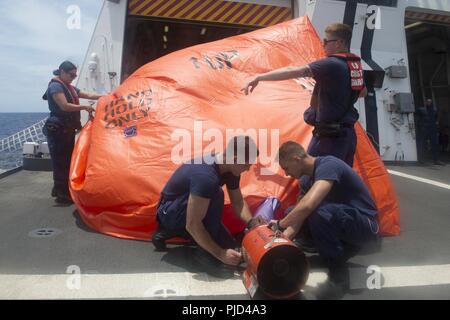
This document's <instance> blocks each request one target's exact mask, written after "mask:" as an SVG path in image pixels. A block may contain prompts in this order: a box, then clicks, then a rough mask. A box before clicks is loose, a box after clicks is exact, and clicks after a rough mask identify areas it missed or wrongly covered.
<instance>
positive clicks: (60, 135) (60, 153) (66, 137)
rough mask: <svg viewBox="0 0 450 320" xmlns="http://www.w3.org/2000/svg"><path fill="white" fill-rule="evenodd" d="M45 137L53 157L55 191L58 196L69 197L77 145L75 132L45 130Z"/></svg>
mask: <svg viewBox="0 0 450 320" xmlns="http://www.w3.org/2000/svg"><path fill="white" fill-rule="evenodd" d="M45 135H46V136H47V142H48V148H49V150H50V155H51V157H52V166H53V182H54V189H55V191H56V194H57V196H69V171H70V161H71V158H72V151H73V147H74V144H75V131H74V130H64V129H59V130H57V131H48V130H45Z"/></svg>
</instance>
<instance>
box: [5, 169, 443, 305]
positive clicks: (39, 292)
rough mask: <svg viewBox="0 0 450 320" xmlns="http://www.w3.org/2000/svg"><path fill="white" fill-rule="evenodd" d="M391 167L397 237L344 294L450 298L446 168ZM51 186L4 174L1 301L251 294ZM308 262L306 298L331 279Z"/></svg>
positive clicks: (363, 259)
mask: <svg viewBox="0 0 450 320" xmlns="http://www.w3.org/2000/svg"><path fill="white" fill-rule="evenodd" d="M388 169H389V170H390V171H391V172H392V179H393V181H394V183H395V186H396V189H397V194H398V197H399V199H400V205H401V226H402V234H401V235H400V236H399V237H391V238H383V241H382V248H381V250H378V251H375V252H366V253H362V254H360V255H358V256H356V257H354V258H352V259H351V260H350V268H351V269H350V276H351V278H350V287H351V290H350V292H349V293H348V294H346V295H345V296H344V297H343V299H448V298H449V297H450V246H449V245H448V244H449V243H450V233H449V232H448V230H450V201H449V200H448V199H449V198H450V197H449V196H450V185H449V184H450V165H447V166H431V165H429V166H408V167H404V166H389V167H388ZM414 177H416V178H419V179H415V178H414ZM423 179H425V180H423ZM430 181H431V182H430ZM433 182H435V183H433ZM51 184H52V176H51V172H30V171H20V172H17V173H15V174H12V175H10V176H7V177H5V178H3V179H0V203H1V207H0V261H1V263H0V299H61V298H62V299H70V298H88V299H90V298H106V299H109V298H113V299H115V298H124V299H161V298H170V299H249V296H248V294H247V292H246V290H245V288H244V286H243V285H242V281H241V277H240V276H239V274H235V275H234V276H233V275H228V277H225V278H216V277H213V276H211V275H208V274H206V273H204V272H200V270H199V269H198V266H196V264H195V262H194V261H193V260H192V259H191V256H192V254H191V253H192V248H190V247H180V246H173V247H170V250H169V252H162V253H160V252H155V251H154V249H153V246H152V244H151V243H150V242H145V241H131V240H123V239H117V238H114V237H110V236H106V235H103V234H99V233H97V232H95V231H92V230H90V229H89V228H87V227H86V226H85V225H84V224H83V222H82V221H80V219H79V217H78V214H77V212H76V208H75V206H73V205H72V206H69V207H61V206H56V205H55V204H54V201H53V199H52V198H50V197H49V194H50V189H51ZM311 262H312V269H311V274H310V277H309V279H308V282H307V286H306V287H305V289H304V296H303V298H305V299H314V298H315V296H314V295H313V293H312V292H313V291H314V288H315V287H316V286H317V285H318V284H319V283H321V282H323V281H325V280H326V277H327V275H326V272H325V269H324V268H323V266H322V265H321V263H320V260H318V259H315V258H312V260H311ZM78 274H80V276H78ZM380 274H381V276H380V277H377V275H380Z"/></svg>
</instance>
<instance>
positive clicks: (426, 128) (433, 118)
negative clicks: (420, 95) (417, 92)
mask: <svg viewBox="0 0 450 320" xmlns="http://www.w3.org/2000/svg"><path fill="white" fill-rule="evenodd" d="M416 119H417V146H418V149H419V153H418V155H419V159H420V161H421V162H424V160H425V156H426V154H427V141H430V148H431V154H432V156H433V163H434V164H438V165H443V164H444V163H443V162H441V161H439V129H438V116H437V110H436V109H435V108H434V105H433V100H431V99H427V101H426V104H425V107H421V108H418V109H417V111H416Z"/></svg>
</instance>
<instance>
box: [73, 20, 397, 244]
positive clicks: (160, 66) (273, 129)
mask: <svg viewBox="0 0 450 320" xmlns="http://www.w3.org/2000/svg"><path fill="white" fill-rule="evenodd" d="M322 56H324V51H323V48H322V45H321V41H320V39H319V36H318V35H317V33H316V31H315V30H314V28H313V26H312V24H311V22H310V21H309V19H308V18H307V17H303V18H298V19H295V20H292V21H289V22H286V23H282V24H279V25H276V26H273V27H269V28H265V29H261V30H257V31H254V32H251V33H247V34H244V35H239V36H236V37H232V38H228V39H224V40H220V41H216V42H212V43H208V44H202V45H198V46H194V47H190V48H187V49H183V50H180V51H177V52H174V53H171V54H169V55H167V56H164V57H162V58H160V59H158V60H155V61H152V62H150V63H148V64H146V65H144V66H143V67H141V68H140V69H139V70H137V71H136V72H135V73H134V74H132V75H131V76H130V77H129V78H128V79H127V80H126V81H125V82H124V83H123V84H122V85H121V86H119V87H118V88H117V89H116V90H115V91H114V92H112V93H111V94H110V95H108V96H105V97H103V98H101V99H100V100H99V102H98V105H97V108H96V115H95V119H94V120H93V121H90V122H88V123H87V124H86V126H85V127H84V129H83V130H82V132H81V134H80V136H79V139H78V140H77V143H76V146H75V149H74V152H73V156H72V164H71V171H70V190H71V194H72V197H73V199H74V201H75V203H76V205H77V207H78V211H79V213H80V215H81V217H82V219H83V220H84V222H85V223H86V224H87V225H88V226H90V227H91V228H93V229H95V230H97V231H99V232H102V233H105V234H108V235H112V236H116V237H121V238H129V239H143V240H148V239H150V238H151V235H152V233H153V232H154V230H155V228H156V224H157V222H156V206H157V204H158V200H159V194H160V192H161V190H162V188H163V187H164V185H165V183H166V181H167V180H168V179H169V177H170V176H171V174H172V173H173V172H174V171H175V169H176V168H177V167H179V165H180V163H181V162H182V160H189V159H190V158H193V157H195V156H199V155H201V154H202V151H204V150H215V151H220V150H218V149H219V148H218V147H217V145H222V146H224V145H225V144H226V142H227V141H228V138H229V137H232V136H234V135H238V134H239V131H237V129H242V130H243V131H241V133H242V132H244V133H245V132H247V134H249V132H253V133H250V135H252V134H255V135H254V139H255V141H256V142H257V144H258V147H259V149H260V153H261V154H260V157H259V160H260V162H259V163H258V164H256V165H254V166H252V168H251V170H250V172H247V173H245V174H243V175H242V178H241V190H242V193H243V195H244V197H245V199H246V200H247V202H248V203H249V205H250V208H251V209H252V210H255V209H256V208H257V207H258V205H259V204H260V203H261V202H262V201H263V200H264V199H265V198H266V197H269V196H275V197H277V198H278V199H280V200H281V202H282V208H281V209H280V210H283V209H285V208H287V207H288V206H289V205H291V204H293V203H294V202H295V199H296V196H297V195H298V184H297V182H296V181H295V180H294V179H290V178H288V177H285V176H284V174H283V172H282V170H280V169H279V167H278V165H277V164H276V163H275V164H274V161H273V157H275V155H276V151H277V148H278V145H279V144H281V143H283V142H284V141H288V140H294V141H297V142H299V143H301V144H302V145H303V146H304V147H305V148H306V147H307V146H308V144H309V141H310V139H311V131H312V128H311V127H310V126H308V125H306V124H305V123H304V121H303V112H304V110H305V109H306V108H307V107H308V106H309V100H310V97H311V88H312V87H311V84H310V83H309V82H308V81H304V80H302V81H298V80H288V81H280V82H262V83H260V84H259V85H258V87H257V88H256V90H255V91H254V92H253V93H252V94H250V95H248V96H245V95H244V94H243V93H242V92H240V89H241V88H242V87H243V86H244V84H245V83H246V81H247V80H248V79H249V78H250V77H251V76H252V75H255V74H257V73H262V72H267V71H269V70H273V69H276V68H280V67H285V66H289V65H292V66H294V65H303V64H306V63H309V62H312V61H314V60H316V59H318V58H320V57H322ZM356 129H357V133H358V147H357V154H356V158H355V160H356V161H355V169H356V170H357V171H358V172H359V173H360V174H361V176H362V177H363V178H364V180H365V182H366V183H367V184H368V185H369V187H370V190H371V192H372V194H373V196H374V198H375V199H376V203H377V205H378V207H379V209H380V220H381V226H382V232H383V234H384V235H397V234H398V233H399V224H398V217H399V211H398V205H397V199H396V196H395V191H394V189H393V186H392V184H391V181H390V178H389V176H388V173H387V172H386V170H385V168H384V165H383V162H382V161H381V160H380V158H379V156H378V154H377V153H376V151H375V150H374V149H373V148H372V146H371V144H370V142H369V140H368V138H367V136H366V135H365V133H364V130H363V129H362V128H361V127H360V126H359V125H357V126H356ZM227 130H228V131H229V130H234V131H233V132H231V133H230V135H229V136H227V133H229V132H227ZM247 130H250V131H247ZM252 130H253V131H252ZM220 134H221V135H222V137H223V139H222V141H219V140H220V139H219V138H218V137H220ZM214 143H218V144H214ZM271 148H272V149H274V150H271ZM264 155H266V157H265V158H264ZM180 158H181V160H180ZM174 159H175V160H176V161H174ZM264 159H265V160H264ZM268 173H272V174H268ZM225 194H226V193H225ZM280 212H281V211H280ZM223 215H224V217H223V219H224V222H225V224H226V225H227V226H228V227H229V229H230V230H231V231H232V232H233V233H234V232H238V231H240V230H242V228H243V225H242V224H241V223H240V222H239V221H237V220H236V219H235V218H234V217H233V215H232V208H231V206H230V204H229V199H228V198H227V195H226V199H225V207H224V214H223Z"/></svg>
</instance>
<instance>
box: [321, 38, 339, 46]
mask: <svg viewBox="0 0 450 320" xmlns="http://www.w3.org/2000/svg"><path fill="white" fill-rule="evenodd" d="M335 41H339V39H331V40H328V39H323V44H324V45H325V46H326V45H327V44H329V43H330V42H335Z"/></svg>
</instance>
